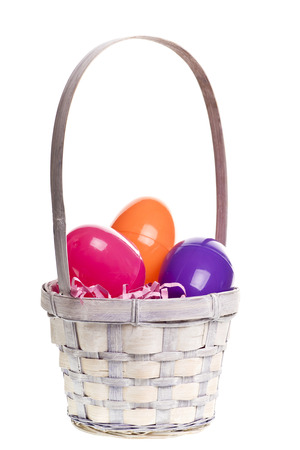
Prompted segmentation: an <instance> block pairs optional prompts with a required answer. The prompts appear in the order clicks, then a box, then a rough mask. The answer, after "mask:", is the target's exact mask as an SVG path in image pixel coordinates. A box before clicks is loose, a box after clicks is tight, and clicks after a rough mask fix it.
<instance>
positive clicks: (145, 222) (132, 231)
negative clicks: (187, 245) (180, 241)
mask: <svg viewBox="0 0 300 450" xmlns="http://www.w3.org/2000/svg"><path fill="white" fill-rule="evenodd" d="M112 228H114V229H115V230H116V231H118V232H119V233H121V234H122V235H123V236H124V237H126V239H128V240H129V241H131V242H133V243H134V244H135V245H136V247H137V248H138V249H139V251H140V254H141V256H142V259H143V261H144V264H145V268H146V281H145V282H146V283H153V282H154V281H157V280H158V275H159V271H160V267H161V265H162V263H163V260H164V258H165V256H166V255H167V253H168V252H169V250H171V248H172V247H173V246H174V242H175V228H174V222H173V219H172V216H171V214H170V211H169V210H168V208H167V207H166V206H165V205H164V204H163V203H161V202H160V201H158V200H156V199H154V198H149V197H143V198H140V199H137V200H135V201H133V202H132V203H130V204H129V205H128V206H127V207H126V208H125V209H124V210H123V211H121V213H120V214H119V216H118V217H117V218H116V220H115V221H114V223H113V224H112Z"/></svg>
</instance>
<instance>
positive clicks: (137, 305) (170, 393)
mask: <svg viewBox="0 0 300 450" xmlns="http://www.w3.org/2000/svg"><path fill="white" fill-rule="evenodd" d="M135 38H136V37H135ZM139 38H140V39H148V40H152V41H155V42H158V43H160V44H162V45H165V46H167V47H169V48H170V49H172V50H173V51H175V52H176V53H177V54H178V55H179V56H181V58H183V59H184V60H185V61H186V63H187V64H188V65H189V67H190V68H191V69H192V71H193V73H194V74H195V76H196V78H197V80H198V83H199V86H200V88H201V90H202V93H203V96H204V99H205V103H206V107H207V111H208V115H209V119H210V125H211V131H212V138H213V145H214V154H215V163H216V182H217V223H216V239H217V240H219V241H220V242H222V243H223V244H225V243H226V225H227V181H226V160H225V150H224V143H223V135H222V128H221V122H220V118H219V113H218V108H217V104H216V101H215V98H214V95H213V91H212V89H211V86H210V84H209V81H208V79H207V77H206V75H205V73H204V72H203V69H202V68H201V66H200V65H199V64H198V63H197V62H196V61H195V60H194V58H193V57H192V56H191V55H190V54H189V53H187V52H186V51H185V50H183V49H182V48H181V47H179V46H177V45H176V44H174V43H172V42H169V41H165V40H162V39H159V38H153V37H139ZM128 39H132V38H128ZM121 40H124V39H121ZM119 41H120V40H115V41H111V42H108V43H105V44H102V45H101V46H99V47H97V48H95V49H94V50H92V51H91V52H90V53H89V54H88V55H87V56H86V57H85V58H84V59H83V60H82V61H81V62H80V63H79V65H78V66H77V67H76V68H75V70H74V72H73V73H72V75H71V77H70V78H69V80H68V82H67V84H66V87H65V89H64V92H63V94H62V97H61V100H60V103H59V106H58V110H57V115H56V120H55V124H54V130H53V140H52V155H51V193H52V208H53V223H54V241H55V253H56V264H57V272H58V283H59V287H60V293H59V294H57V293H55V292H53V291H52V290H51V288H50V283H46V284H44V285H43V287H42V296H41V305H42V307H43V308H44V309H45V310H46V311H47V312H48V315H49V316H50V321H51V339H52V342H53V343H54V344H56V345H57V346H58V347H59V355H60V358H59V362H60V367H61V368H62V371H63V375H64V382H65V393H66V396H67V401H68V414H69V416H70V417H71V420H72V422H73V423H74V424H75V425H77V426H78V427H79V428H81V429H84V430H86V431H91V432H95V433H103V432H104V433H109V434H113V435H117V436H122V437H161V436H175V435H179V434H181V433H186V432H193V431H196V430H200V429H202V428H203V427H204V426H206V425H207V424H208V423H209V422H210V421H211V420H212V419H213V418H214V415H215V401H216V397H217V394H218V384H219V376H220V373H221V366H222V359H223V353H224V350H225V348H226V343H227V339H228V333H229V327H230V322H231V319H232V317H233V316H234V315H235V314H236V312H237V309H238V302H239V290H238V289H237V288H234V289H232V290H231V291H228V292H222V293H213V294H210V295H205V296H202V297H189V298H181V299H151V300H150V299H147V300H143V299H141V300H137V299H135V300H123V299H122V300H120V299H111V300H106V299H94V298H93V299H88V298H84V299H82V300H79V299H75V298H73V297H71V295H70V283H69V272H68V260H67V249H66V225H65V212H64V203H63V194H62V158H63V146H64V135H65V128H66V122H67V117H68V112H69V108H70V105H71V101H72V98H73V95H74V92H75V89H76V87H77V85H78V82H79V80H80V78H81V76H82V75H83V73H84V71H85V69H86V68H87V67H88V65H89V64H90V63H91V61H92V60H93V59H94V58H95V57H96V56H97V55H98V54H99V53H101V52H102V51H103V50H104V49H106V48H108V47H109V46H111V45H113V44H115V43H117V42H119Z"/></svg>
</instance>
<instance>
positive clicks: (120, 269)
mask: <svg viewBox="0 0 300 450" xmlns="http://www.w3.org/2000/svg"><path fill="white" fill-rule="evenodd" d="M67 249H68V260H69V274H70V280H72V278H73V277H77V278H79V280H80V281H81V282H82V283H83V284H84V285H85V286H87V287H89V286H92V285H94V284H100V285H101V286H102V287H103V288H105V289H106V290H107V291H108V292H109V293H110V295H111V296H112V297H117V296H119V295H121V294H122V289H123V284H127V285H128V290H131V289H136V288H138V287H141V286H144V284H145V266H144V263H143V260H142V258H141V255H140V253H139V251H138V249H137V248H136V247H135V246H134V245H133V244H132V243H131V242H129V241H128V240H127V239H125V238H124V236H122V235H121V234H120V233H118V232H117V231H115V230H113V229H111V228H104V227H98V226H82V227H78V228H76V229H75V230H73V231H71V232H70V233H69V234H68V236H67Z"/></svg>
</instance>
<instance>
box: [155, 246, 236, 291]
mask: <svg viewBox="0 0 300 450" xmlns="http://www.w3.org/2000/svg"><path fill="white" fill-rule="evenodd" d="M233 278H234V272H233V269H232V265H231V262H230V261H229V259H228V257H227V255H226V249H225V246H224V245H223V244H221V243H220V242H218V241H216V240H215V239H206V238H191V239H186V240H184V241H182V242H179V243H178V244H176V245H175V246H174V247H173V248H172V249H171V250H170V251H169V253H168V254H167V256H166V257H165V259H164V262H163V264H162V266H161V269H160V274H159V283H160V284H163V283H172V282H177V283H180V284H182V285H183V286H184V288H185V290H186V295H187V297H195V296H200V295H206V294H212V293H216V292H223V291H228V290H230V289H231V288H232V287H233ZM169 291H170V297H180V296H181V295H182V292H181V291H180V290H179V289H178V288H176V287H173V288H170V290H169Z"/></svg>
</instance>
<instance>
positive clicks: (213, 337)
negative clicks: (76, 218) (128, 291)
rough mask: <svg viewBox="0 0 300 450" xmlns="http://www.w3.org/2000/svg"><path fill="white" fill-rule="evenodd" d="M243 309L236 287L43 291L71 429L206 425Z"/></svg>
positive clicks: (160, 429) (149, 431)
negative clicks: (95, 295) (188, 293)
mask: <svg viewBox="0 0 300 450" xmlns="http://www.w3.org/2000/svg"><path fill="white" fill-rule="evenodd" d="M238 303H239V290H238V289H233V290H231V291H228V292H223V293H218V294H211V295H206V296H203V297H190V298H184V299H166V300H163V299H152V300H150V299H148V300H144V299H141V300H137V299H135V300H118V299H111V300H106V299H85V298H84V299H82V300H79V299H74V298H72V297H69V296H65V295H61V294H54V293H53V292H51V291H50V288H49V285H47V284H46V285H44V286H43V289H42V307H43V308H44V309H45V310H46V311H47V312H48V314H49V316H50V322H51V339H52V342H53V343H54V344H56V345H57V346H58V348H59V364H60V367H61V369H62V371H63V376H64V385H65V393H66V396H67V401H68V414H69V416H70V417H71V419H72V421H73V422H74V424H76V425H77V426H78V427H80V428H81V429H83V430H86V431H92V432H102V433H103V432H105V433H109V434H115V435H123V436H132V437H134V436H136V437H143V436H146V437H150V436H166V435H170V434H172V435H173V434H174V435H175V434H176V435H177V434H182V433H183V432H185V433H186V432H192V431H196V430H199V429H201V428H202V427H204V426H206V425H207V424H208V423H209V422H210V421H211V420H212V419H213V418H214V415H215V401H216V398H217V394H218V384H219V376H220V373H221V366H222V360H223V354H224V350H225V348H226V343H227V339H228V333H229V327H230V322H231V319H232V317H233V316H234V315H235V314H236V312H237V308H238ZM78 317H81V320H78Z"/></svg>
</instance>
